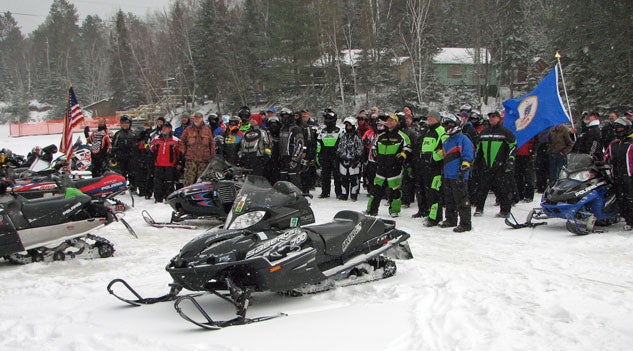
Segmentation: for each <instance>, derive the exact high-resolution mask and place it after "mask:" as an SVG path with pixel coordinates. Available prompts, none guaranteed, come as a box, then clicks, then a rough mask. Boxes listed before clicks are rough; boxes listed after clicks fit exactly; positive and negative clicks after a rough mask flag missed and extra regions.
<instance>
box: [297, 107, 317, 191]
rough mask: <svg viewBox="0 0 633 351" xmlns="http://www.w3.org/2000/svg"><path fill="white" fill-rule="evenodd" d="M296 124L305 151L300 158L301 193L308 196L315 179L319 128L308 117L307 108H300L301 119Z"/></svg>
mask: <svg viewBox="0 0 633 351" xmlns="http://www.w3.org/2000/svg"><path fill="white" fill-rule="evenodd" d="M297 125H298V126H299V127H300V128H301V131H302V132H303V140H304V142H305V152H304V153H303V155H302V160H301V162H302V164H303V167H302V170H301V193H302V194H303V195H304V196H308V195H309V194H310V190H311V189H313V188H314V187H315V184H316V180H317V172H316V150H317V135H318V134H319V130H318V128H317V126H316V125H315V124H314V121H313V119H312V118H311V117H310V111H308V110H307V109H304V110H301V119H300V120H298V121H297Z"/></svg>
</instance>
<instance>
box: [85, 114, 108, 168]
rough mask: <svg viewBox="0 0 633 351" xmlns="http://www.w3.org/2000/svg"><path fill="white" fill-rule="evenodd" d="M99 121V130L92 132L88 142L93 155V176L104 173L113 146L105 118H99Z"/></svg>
mask: <svg viewBox="0 0 633 351" xmlns="http://www.w3.org/2000/svg"><path fill="white" fill-rule="evenodd" d="M98 123H99V124H98V126H97V130H96V131H94V132H92V133H91V134H90V136H89V137H88V144H90V152H91V156H92V161H91V162H92V165H91V167H92V177H99V176H101V175H103V173H104V172H105V170H106V169H107V167H108V165H107V164H108V154H109V153H110V148H111V146H112V143H111V141H110V135H109V134H108V128H107V126H106V120H105V118H103V117H101V118H99V121H98Z"/></svg>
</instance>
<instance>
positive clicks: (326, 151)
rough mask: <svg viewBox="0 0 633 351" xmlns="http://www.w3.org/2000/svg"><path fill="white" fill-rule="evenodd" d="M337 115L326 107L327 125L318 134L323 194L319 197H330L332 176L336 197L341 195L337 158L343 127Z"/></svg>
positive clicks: (318, 155) (324, 119)
mask: <svg viewBox="0 0 633 351" xmlns="http://www.w3.org/2000/svg"><path fill="white" fill-rule="evenodd" d="M336 119H337V115H336V113H334V111H332V110H330V109H326V111H325V113H324V114H323V121H324V123H325V126H324V127H323V128H322V129H321V131H320V132H319V134H318V135H317V158H316V160H317V165H318V166H320V167H321V195H319V198H322V199H323V198H327V197H330V188H331V182H332V178H334V192H335V193H336V197H339V196H341V179H340V176H339V172H338V160H337V158H336V143H337V141H338V138H339V135H340V134H341V128H339V127H337V126H336Z"/></svg>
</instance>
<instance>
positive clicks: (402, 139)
mask: <svg viewBox="0 0 633 351" xmlns="http://www.w3.org/2000/svg"><path fill="white" fill-rule="evenodd" d="M386 124H387V125H386V127H387V128H386V129H385V131H383V132H382V133H381V134H380V135H378V138H377V139H376V143H375V144H374V146H373V147H372V149H371V152H372V154H373V156H374V158H375V160H376V177H375V178H374V186H373V187H372V192H371V196H370V197H369V202H368V203H367V214H369V215H371V216H376V215H377V214H378V206H379V205H380V200H382V198H383V197H384V196H385V193H386V192H387V191H386V190H387V188H389V189H390V191H389V199H388V200H389V214H390V215H391V216H392V217H397V216H398V215H399V214H400V207H401V205H402V200H401V197H402V190H401V189H400V187H401V186H402V169H403V164H404V161H405V160H406V159H407V158H408V157H411V146H410V145H411V142H410V141H409V137H408V136H407V135H406V134H405V133H404V132H402V131H401V130H400V129H399V128H398V125H399V118H398V116H397V115H395V114H393V115H390V116H389V118H388V119H387V122H386Z"/></svg>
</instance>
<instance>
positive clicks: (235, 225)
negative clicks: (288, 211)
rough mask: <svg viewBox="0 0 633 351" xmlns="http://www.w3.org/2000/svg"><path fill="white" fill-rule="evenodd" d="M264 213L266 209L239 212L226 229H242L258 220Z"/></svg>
mask: <svg viewBox="0 0 633 351" xmlns="http://www.w3.org/2000/svg"><path fill="white" fill-rule="evenodd" d="M265 215H266V211H252V212H246V213H244V214H241V215H239V216H237V217H235V219H234V220H233V222H231V224H229V227H228V228H226V229H244V228H247V227H250V226H252V225H253V224H255V223H257V222H259V221H261V220H262V218H264V216H265Z"/></svg>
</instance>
